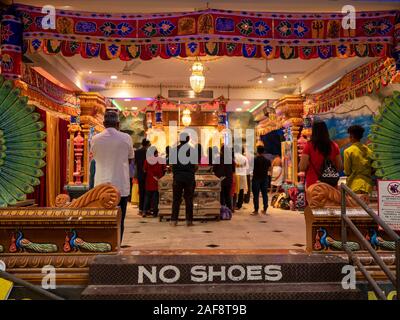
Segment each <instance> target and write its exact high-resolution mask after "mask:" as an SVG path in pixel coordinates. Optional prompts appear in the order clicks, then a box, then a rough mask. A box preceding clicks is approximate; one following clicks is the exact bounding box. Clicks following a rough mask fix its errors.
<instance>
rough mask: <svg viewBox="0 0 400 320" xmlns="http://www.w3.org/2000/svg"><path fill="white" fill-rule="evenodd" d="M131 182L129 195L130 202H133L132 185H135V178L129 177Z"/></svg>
mask: <svg viewBox="0 0 400 320" xmlns="http://www.w3.org/2000/svg"><path fill="white" fill-rule="evenodd" d="M129 184H130V189H129V196H128V202H132V201H131V200H132V187H133V178H129Z"/></svg>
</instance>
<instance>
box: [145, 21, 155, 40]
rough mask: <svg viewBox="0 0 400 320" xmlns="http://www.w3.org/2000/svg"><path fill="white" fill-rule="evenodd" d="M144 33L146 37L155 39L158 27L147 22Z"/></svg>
mask: <svg viewBox="0 0 400 320" xmlns="http://www.w3.org/2000/svg"><path fill="white" fill-rule="evenodd" d="M142 31H143V32H144V34H145V35H146V37H153V36H155V35H156V34H157V25H156V24H155V23H154V22H147V23H146V24H145V25H144V26H143V28H142Z"/></svg>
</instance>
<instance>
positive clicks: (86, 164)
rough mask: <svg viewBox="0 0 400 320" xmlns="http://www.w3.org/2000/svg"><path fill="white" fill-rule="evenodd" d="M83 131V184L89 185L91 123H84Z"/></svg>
mask: <svg viewBox="0 0 400 320" xmlns="http://www.w3.org/2000/svg"><path fill="white" fill-rule="evenodd" d="M82 132H83V138H84V142H83V184H84V185H89V133H90V125H88V124H83V125H82Z"/></svg>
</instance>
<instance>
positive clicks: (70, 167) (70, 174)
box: [68, 123, 81, 186]
mask: <svg viewBox="0 0 400 320" xmlns="http://www.w3.org/2000/svg"><path fill="white" fill-rule="evenodd" d="M80 130H81V129H80V127H79V124H77V123H71V124H70V125H68V132H69V155H68V185H70V186H71V185H74V184H75V181H74V171H75V165H74V164H75V152H74V139H75V133H76V132H78V131H80Z"/></svg>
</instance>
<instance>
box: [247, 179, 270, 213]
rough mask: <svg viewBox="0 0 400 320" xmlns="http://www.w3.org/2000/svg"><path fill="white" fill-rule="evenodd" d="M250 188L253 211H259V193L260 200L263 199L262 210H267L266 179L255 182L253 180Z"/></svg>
mask: <svg viewBox="0 0 400 320" xmlns="http://www.w3.org/2000/svg"><path fill="white" fill-rule="evenodd" d="M251 188H252V191H253V203H254V210H255V211H258V209H259V197H260V191H261V194H262V198H263V206H264V210H267V208H268V193H267V189H268V179H263V180H255V179H254V178H253V181H252V185H251Z"/></svg>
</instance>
